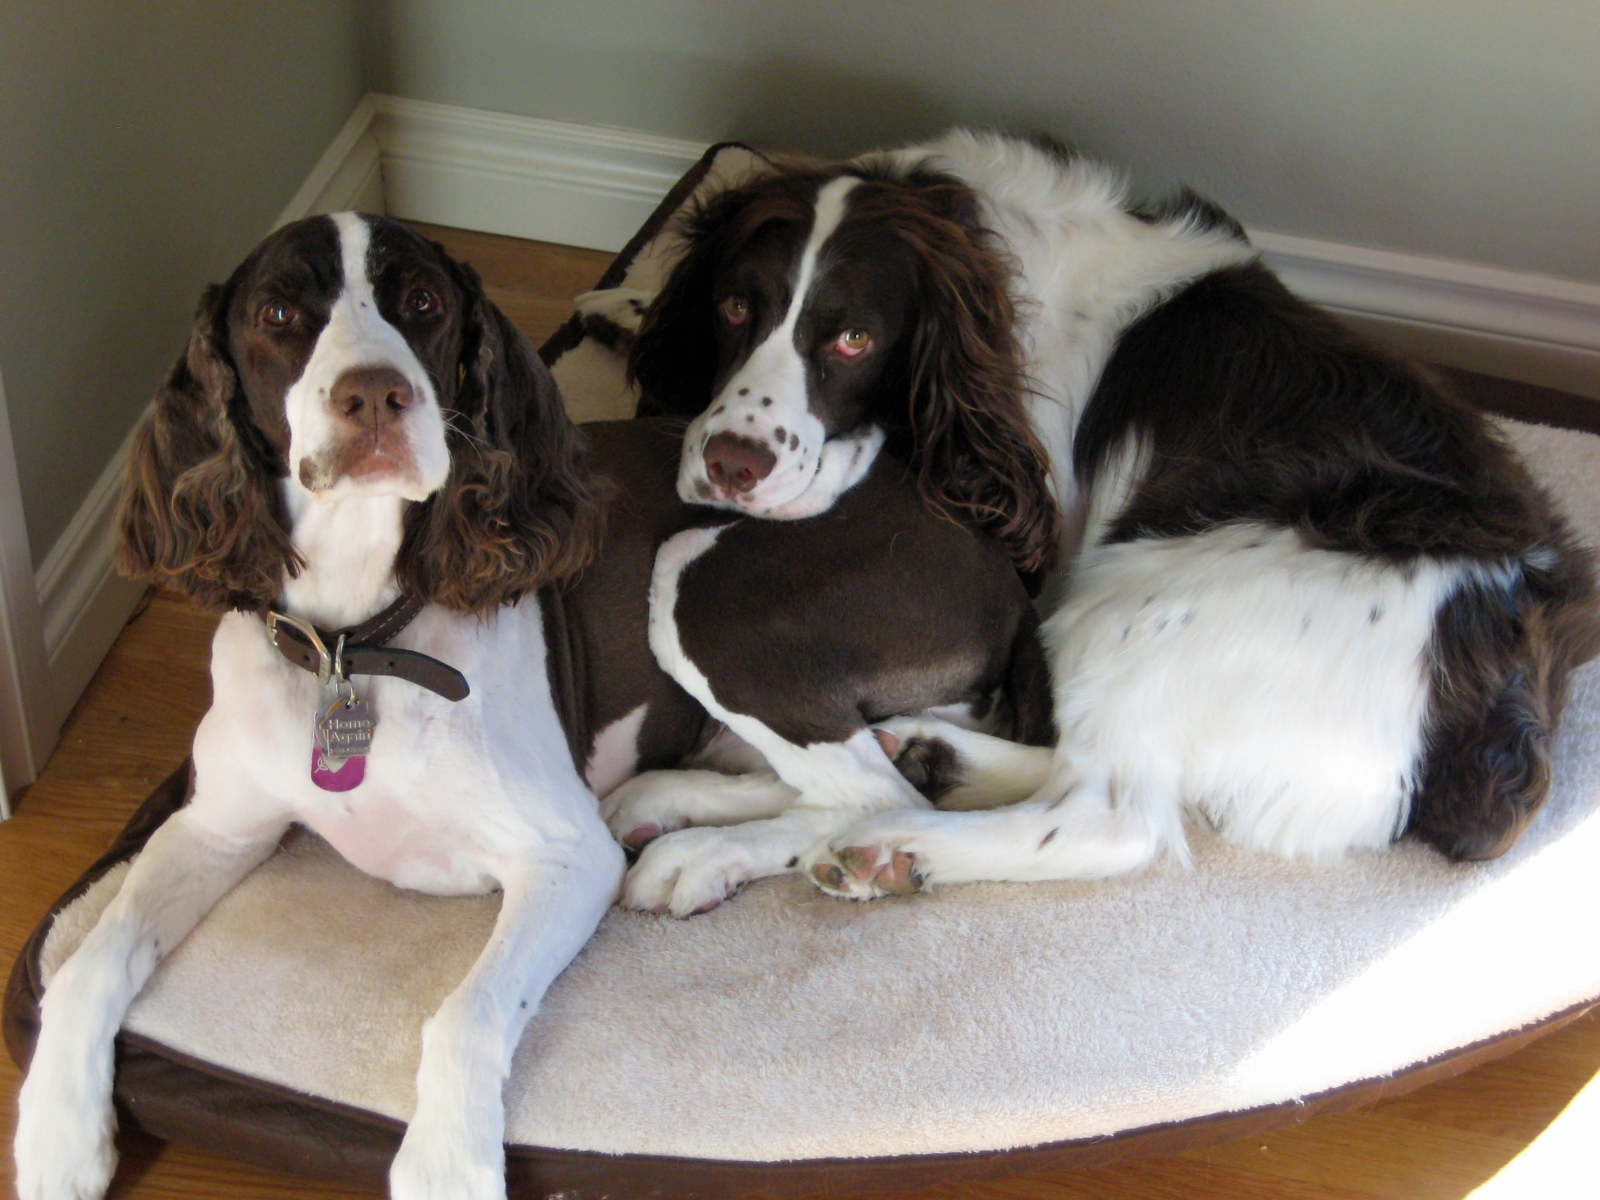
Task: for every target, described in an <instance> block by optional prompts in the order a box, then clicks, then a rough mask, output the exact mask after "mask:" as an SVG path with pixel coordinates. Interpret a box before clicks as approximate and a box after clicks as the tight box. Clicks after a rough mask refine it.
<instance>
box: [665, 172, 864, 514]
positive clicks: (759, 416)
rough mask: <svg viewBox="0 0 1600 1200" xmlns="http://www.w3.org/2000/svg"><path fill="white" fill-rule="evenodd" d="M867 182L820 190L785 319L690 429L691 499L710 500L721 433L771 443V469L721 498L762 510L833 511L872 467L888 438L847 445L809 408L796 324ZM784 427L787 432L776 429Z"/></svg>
mask: <svg viewBox="0 0 1600 1200" xmlns="http://www.w3.org/2000/svg"><path fill="white" fill-rule="evenodd" d="M860 182H861V180H860V179H859V178H857V177H856V176H854V175H841V176H839V177H838V178H837V179H831V180H829V181H828V182H827V183H825V184H823V186H822V187H821V188H820V189H819V190H818V192H817V199H816V205H815V211H814V214H813V217H812V222H811V229H810V231H809V232H808V234H807V235H806V241H805V245H804V246H803V247H802V249H801V251H800V258H799V262H798V265H797V267H796V269H795V277H794V290H793V292H792V293H791V295H790V298H789V307H788V309H787V310H786V311H785V312H784V316H783V320H782V321H781V322H779V323H778V325H777V327H776V328H774V329H773V330H772V332H771V333H769V334H768V335H767V337H766V338H765V339H764V340H763V341H762V342H761V344H760V345H759V346H757V347H756V348H755V350H754V351H752V352H751V355H750V357H749V358H748V359H746V360H745V362H744V364H743V365H742V366H741V367H740V368H739V369H738V370H737V371H735V372H734V374H733V376H732V378H730V379H729V380H728V382H727V384H726V385H724V387H723V388H722V390H721V391H720V392H718V393H717V395H716V398H715V399H714V400H713V401H712V402H711V404H710V405H709V406H708V407H707V409H706V411H705V412H703V413H701V414H700V416H698V417H696V418H695V419H694V421H692V422H691V423H690V425H689V428H688V430H687V432H686V433H685V435H684V446H685V453H684V455H683V460H682V463H681V465H680V469H679V475H678V493H679V495H681V496H682V497H683V498H684V499H685V500H687V501H690V502H694V503H705V498H704V497H703V496H702V495H701V492H700V489H701V488H702V487H703V486H706V485H708V484H709V483H710V480H709V478H708V477H707V475H706V469H705V460H704V459H703V458H702V457H701V455H700V448H701V447H703V446H704V445H705V443H706V442H707V441H708V440H709V439H710V438H712V437H714V436H716V435H717V434H719V433H731V434H736V435H737V436H739V437H745V438H751V439H754V440H756V441H761V442H764V443H766V444H767V445H768V446H769V447H771V449H772V451H773V453H774V454H775V455H776V456H777V462H776V463H775V464H774V465H773V468H772V473H771V474H769V475H768V476H767V477H766V478H765V479H763V480H761V481H760V482H759V483H757V484H756V486H755V487H754V488H752V489H751V490H750V491H749V492H746V493H744V494H743V495H740V496H737V497H735V498H734V499H731V500H727V501H724V502H721V504H720V506H721V507H725V508H731V509H735V510H737V511H740V512H748V513H752V514H754V515H756V516H772V517H782V518H786V519H792V518H795V517H800V516H812V515H815V514H816V513H821V512H826V511H827V510H828V509H829V508H831V507H832V506H833V503H834V501H835V500H837V499H838V498H839V496H840V495H841V494H842V493H844V492H846V491H848V490H849V489H850V488H851V487H853V486H854V485H855V484H856V483H858V482H860V480H861V479H862V478H863V477H864V476H865V475H866V473H867V471H868V470H869V469H870V468H871V466H872V463H873V460H874V459H875V458H876V457H877V452H878V450H879V448H880V447H881V445H882V439H881V437H879V438H877V439H871V440H869V439H867V438H865V437H863V436H861V435H848V436H847V437H845V438H842V439H836V440H840V441H844V442H847V443H848V444H846V445H842V446H835V445H834V444H833V443H831V442H830V441H829V440H828V435H827V430H826V429H824V428H823V425H822V422H821V421H820V420H818V419H817V418H816V417H815V416H814V415H813V414H812V412H811V410H810V405H809V403H808V399H807V379H806V360H805V358H804V356H803V355H801V353H800V351H799V349H798V348H797V347H796V346H795V343H794V334H795V328H796V326H797V325H798V324H799V321H800V316H801V314H802V313H803V312H804V311H805V306H806V301H807V300H808V299H809V298H810V294H811V288H812V285H813V284H814V283H815V282H816V274H817V261H818V258H819V257H820V255H821V253H822V248H823V246H824V245H826V244H827V241H828V239H829V238H830V237H832V236H833V235H834V233H835V232H836V231H837V230H838V228H839V225H840V223H841V222H843V220H844V217H845V212H846V210H847V207H848V200H849V195H850V192H851V191H852V190H853V189H854V188H855V187H856V186H857V185H858V184H859V183H860ZM764 402H769V403H764ZM780 429H781V430H782V431H783V436H782V437H781V438H780V437H779V436H778V433H777V431H778V430H780ZM863 432H865V431H863Z"/></svg>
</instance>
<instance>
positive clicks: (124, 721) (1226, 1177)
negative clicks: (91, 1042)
mask: <svg viewBox="0 0 1600 1200" xmlns="http://www.w3.org/2000/svg"><path fill="white" fill-rule="evenodd" d="M423 228H424V229H426V231H427V232H428V233H429V234H430V235H431V236H434V237H437V238H439V239H440V240H441V241H443V242H444V243H445V245H446V246H447V247H448V248H449V249H450V251H451V253H452V254H454V255H455V256H456V257H458V258H464V259H467V260H468V261H471V262H472V263H473V265H474V266H476V267H477V269H478V271H479V273H480V274H481V275H482V276H483V279H484V282H485V284H486V285H487V286H488V288H489V291H490V295H491V296H492V297H493V298H494V299H495V301H496V302H497V303H499V304H500V305H501V306H502V307H503V308H504V309H505V310H506V312H507V313H508V314H509V315H510V316H511V317H512V318H513V320H515V321H516V322H517V323H518V324H519V325H520V326H521V327H522V328H523V329H524V330H525V331H526V332H527V333H528V334H529V335H530V336H531V337H533V338H534V340H535V341H536V342H537V341H542V340H543V339H544V337H545V336H546V335H548V334H549V333H550V332H551V331H552V330H554V329H555V327H556V326H557V325H559V324H560V323H561V321H562V320H563V319H564V318H565V316H566V313H567V303H566V301H567V298H569V297H570V296H572V295H573V294H575V293H577V292H580V291H583V290H585V289H586V288H588V287H590V286H592V285H593V283H594V281H595V279H597V278H598V276H599V274H600V272H601V270H602V269H603V268H604V266H605V264H606V261H607V257H608V256H606V255H603V254H595V253H593V252H590V251H583V250H573V249H570V248H567V247H561V246H545V245H540V244H537V243H531V242H519V241H515V240H513V239H509V238H497V237H491V236H487V235H483V234H472V233H462V232H459V231H455V230H442V229H435V228H431V227H423ZM214 623H215V622H214V620H213V619H212V618H210V617H208V616H206V615H205V614H203V613H200V612H197V611H195V610H194V609H193V608H191V607H190V606H189V605H187V604H186V603H184V602H183V601H181V600H177V599H173V598H171V597H168V596H164V595H155V596H153V597H152V598H151V599H150V601H149V603H148V604H147V606H146V607H145V608H144V610H143V611H142V612H140V613H139V614H138V615H137V616H136V617H135V618H134V619H133V621H132V622H130V623H129V625H128V628H127V629H126V630H125V631H124V633H123V635H122V637H121V638H119V639H118V641H117V644H116V646H115V647H114V648H113V649H112V651H111V654H110V656H109V657H108V658H107V659H106V661H105V664H104V665H103V666H102V667H101V669H100V671H99V673H98V674H97V675H96V676H95V679H94V682H93V683H92V684H90V686H89V690H88V691H87V692H86V693H85V694H84V697H83V699H82V701H80V703H79V704H78V707H77V709H76V711H75V712H74V713H73V715H72V718H71V719H70V720H69V722H68V723H67V726H66V730H65V733H64V735H63V737H62V740H61V744H60V747H59V748H58V749H57V750H56V752H55V754H54V756H53V757H52V758H51V760H50V762H49V765H48V766H47V767H46V769H45V772H44V774H43V776H42V777H41V778H40V779H39V781H38V782H37V783H35V784H34V785H33V787H32V788H31V789H29V791H28V793H27V794H26V795H25V796H24V797H23V799H22V802H21V804H20V806H19V808H18V811H17V815H16V817H15V818H14V819H13V820H11V821H9V822H6V823H4V824H0V968H3V967H5V966H8V965H9V963H10V962H11V960H12V959H13V958H14V957H15V955H16V952H17V949H18V948H19V947H20V946H21V944H22V941H23V939H24V938H25V937H26V936H27V934H28V931H29V930H30V929H31V928H32V926H33V925H34V924H35V923H36V922H37V921H38V920H39V918H40V917H41V916H42V915H43V914H44V912H45V910H46V909H47V908H48V907H49V906H50V904H51V903H52V902H53V901H54V899H55V898H56V896H57V895H58V894H59V893H60V892H61V891H63V890H64V889H65V888H66V887H67V885H68V884H69V883H71V882H72V880H73V879H74V878H75V877H76V876H77V875H78V873H79V872H80V871H82V870H83V868H84V867H85V866H87V865H88V864H89V862H90V861H91V860H93V859H94V858H95V857H97V856H98V855H99V854H100V852H101V851H102V850H103V849H104V848H105V847H106V845H107V844H108V843H109V842H110V841H111V839H112V837H113V836H114V834H115V833H116V831H117V830H118V828H120V827H121V825H122V823H123V822H124V821H125V820H126V819H127V818H128V816H129V815H130V814H131V813H132V811H133V809H134V808H135V807H136V806H137V805H138V803H139V802H140V801H141V800H143V799H144V797H145V796H146V795H147V794H148V793H149V791H150V790H151V789H152V788H153V787H154V786H155V785H156V783H158V782H159V781H160V780H161V779H162V778H164V777H165V776H166V775H167V774H168V773H169V772H170V771H171V770H172V769H173V768H174V767H175V766H177V764H178V763H179V761H180V760H181V759H182V758H183V757H184V755H185V754H186V753H187V752H188V747H189V741H190V738H191V737H192V735H193V732H194V727H195V724H196V723H197V722H198V721H199V719H200V715H201V714H202V713H203V712H204V711H205V708H206V705H207V704H208V703H209V700H210V683H209V679H208V676H207V673H206V661H207V657H208V651H209V639H210V635H211V630H212V628H213V626H214ZM1597 1073H1600V1019H1597V1017H1596V1016H1593V1015H1591V1016H1590V1017H1588V1018H1585V1019H1583V1020H1581V1021H1578V1022H1576V1023H1574V1024H1573V1025H1570V1026H1568V1027H1567V1028H1566V1029H1565V1030H1562V1031H1561V1032H1559V1033H1555V1034H1552V1035H1551V1036H1549V1037H1547V1038H1545V1039H1543V1040H1542V1041H1540V1042H1537V1043H1535V1044H1534V1045H1533V1046H1531V1047H1530V1048H1528V1049H1526V1050H1523V1051H1521V1052H1520V1053H1518V1054H1516V1055H1513V1056H1511V1057H1508V1058H1504V1059H1501V1060H1500V1061H1498V1062H1494V1063H1490V1064H1489V1065H1487V1066H1484V1067H1480V1068H1478V1069H1477V1070H1476V1071H1473V1072H1470V1073H1468V1074H1466V1075H1463V1076H1460V1077H1458V1078H1456V1079H1453V1080H1449V1081H1447V1082H1444V1083H1439V1084H1435V1085H1434V1086H1432V1087H1429V1088H1425V1089H1423V1090H1421V1091H1418V1092H1414V1093H1412V1094H1411V1095H1409V1096H1405V1097H1401V1098H1400V1099H1397V1100H1391V1101H1388V1102H1385V1103H1382V1104H1378V1105H1374V1106H1373V1107H1371V1108H1368V1109H1364V1110H1358V1111H1355V1112H1350V1113H1343V1114H1339V1115H1335V1116H1328V1117H1319V1118H1316V1119H1313V1120H1310V1121H1307V1122H1306V1123H1305V1124H1303V1125H1301V1126H1298V1127H1296V1128H1293V1129H1291V1130H1288V1131H1286V1132H1283V1133H1280V1134H1277V1135H1275V1136H1272V1137H1269V1138H1267V1139H1266V1140H1265V1141H1263V1140H1261V1139H1251V1140H1249V1141H1246V1142H1236V1143H1233V1144H1230V1145H1222V1146H1214V1147H1210V1148H1207V1149H1202V1150H1197V1151H1193V1152H1191V1153H1189V1154H1186V1155H1183V1156H1182V1157H1179V1158H1172V1159H1166V1160H1164V1161H1159V1162H1133V1163H1126V1164H1122V1165H1117V1166H1109V1167H1102V1168H1096V1169H1093V1170H1087V1171H1079V1172H1073V1173H1065V1174H1057V1175H1051V1176H1030V1177H1016V1178H1012V1179H1009V1180H1005V1181H1001V1182H996V1183H992V1184H978V1185H965V1186H962V1187H954V1186H951V1187H946V1188H937V1189H932V1190H929V1191H925V1192H921V1193H916V1194H915V1195H916V1196H917V1197H920V1198H922V1200H936V1198H937V1200H957V1197H963V1198H979V1197H981V1198H983V1200H1072V1198H1082V1200H1168V1198H1176V1197H1183V1198H1186V1200H1189V1198H1192V1200H1368V1198H1376V1200H1456V1198H1458V1197H1461V1196H1464V1195H1466V1194H1467V1193H1468V1192H1470V1191H1471V1190H1472V1189H1473V1188H1475V1187H1476V1186H1477V1185H1478V1184H1480V1183H1482V1182H1483V1181H1484V1180H1485V1179H1487V1178H1489V1177H1490V1176H1491V1175H1493V1174H1494V1172H1495V1171H1496V1170H1498V1169H1499V1168H1500V1166H1501V1165H1503V1164H1504V1163H1505V1162H1506V1161H1507V1160H1509V1159H1510V1158H1511V1157H1512V1156H1513V1155H1514V1154H1516V1153H1517V1152H1518V1151H1519V1150H1520V1149H1521V1148H1522V1147H1523V1146H1524V1145H1526V1144H1527V1143H1528V1142H1529V1141H1530V1140H1531V1139H1532V1138H1533V1137H1534V1136H1535V1135H1537V1134H1538V1133H1539V1132H1540V1130H1542V1129H1543V1128H1544V1127H1545V1126H1546V1125H1547V1124H1549V1122H1550V1121H1551V1119H1552V1118H1553V1117H1554V1116H1555V1115H1556V1114H1557V1113H1558V1112H1559V1111H1560V1110H1561V1109H1562V1108H1563V1107H1564V1106H1565V1105H1566V1103H1567V1101H1568V1100H1570V1099H1571V1097H1572V1096H1573V1095H1574V1093H1576V1092H1577V1091H1578V1089H1579V1088H1580V1087H1582V1086H1583V1084H1584V1083H1585V1082H1587V1081H1588V1080H1589V1079H1590V1078H1592V1077H1594V1076H1595V1075H1596V1074H1597ZM17 1082H18V1072H17V1069H16V1068H15V1066H13V1065H12V1063H11V1061H10V1060H9V1059H8V1058H6V1057H5V1056H3V1055H0V1139H3V1142H4V1145H5V1146H6V1147H7V1152H6V1153H0V1158H4V1159H7V1160H8V1159H9V1153H8V1152H9V1147H10V1144H11V1134H12V1128H13V1126H14V1122H15V1118H16V1090H17ZM121 1146H122V1156H123V1158H122V1166H121V1168H120V1170H119V1171H118V1174H117V1179H116V1182H115V1183H114V1184H113V1186H112V1190H111V1195H112V1196H113V1197H148V1198H151V1200H157V1198H159V1200H212V1198H213V1197H217V1196H228V1197H236V1198H239V1200H255V1198H265V1197H291V1196H292V1197H297V1198H310V1200H319V1198H332V1197H351V1196H364V1195H369V1193H365V1192H359V1191H355V1190H352V1189H349V1188H342V1187H337V1186H332V1185H326V1184H317V1183H311V1182H307V1181H305V1180H300V1179H295V1178H292V1177H289V1176H283V1175H273V1174H270V1173H267V1172H263V1171H259V1170H255V1169H253V1168H249V1167H243V1166H240V1165H238V1164H236V1163H232V1162H227V1161H224V1160H221V1159H218V1158H215V1157H212V1156H209V1155H206V1154H203V1153H200V1152H199V1151H196V1150H191V1149H188V1148H185V1147H181V1146H169V1145H163V1144H161V1143H158V1142H155V1141H154V1140H152V1139H149V1138H145V1137H142V1136H131V1135H126V1134H125V1135H123V1136H122V1138H121ZM0 1178H4V1179H5V1188H6V1191H7V1193H8V1194H9V1193H10V1188H11V1177H10V1168H9V1161H8V1162H7V1166H6V1167H5V1168H4V1169H3V1170H0Z"/></svg>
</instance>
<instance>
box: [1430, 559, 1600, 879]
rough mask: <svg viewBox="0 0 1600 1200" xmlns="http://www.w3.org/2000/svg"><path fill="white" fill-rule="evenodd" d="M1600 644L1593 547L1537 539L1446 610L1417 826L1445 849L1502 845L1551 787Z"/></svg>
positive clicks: (1472, 856)
mask: <svg viewBox="0 0 1600 1200" xmlns="http://www.w3.org/2000/svg"><path fill="white" fill-rule="evenodd" d="M1597 650H1600V600H1597V595H1596V589H1595V582H1594V574H1593V566H1592V563H1591V560H1590V557H1589V555H1587V554H1586V553H1585V552H1583V551H1580V550H1577V549H1575V548H1574V547H1572V546H1570V545H1563V546H1559V547H1550V546H1539V547H1536V548H1534V549H1533V550H1531V551H1529V552H1528V553H1526V554H1525V555H1523V556H1522V558H1521V561H1520V562H1518V563H1516V564H1514V565H1513V569H1512V570H1511V571H1509V572H1505V573H1502V574H1499V577H1497V578H1491V577H1490V575H1489V573H1485V575H1484V576H1483V577H1480V578H1478V579H1475V580H1472V581H1470V582H1468V583H1466V584H1464V585H1463V586H1462V587H1461V588H1460V589H1459V590H1458V591H1457V592H1456V593H1455V594H1454V595H1453V596H1452V597H1450V599H1449V600H1447V601H1446V602H1445V603H1444V604H1443V605H1442V606H1441V607H1440V610H1439V613H1438V615H1437V617H1436V619H1435V623H1434V632H1433V640H1432V643H1431V645H1430V647H1429V654H1430V669H1431V680H1430V682H1431V696H1430V703H1429V717H1428V722H1427V731H1426V738H1427V742H1426V751H1425V757H1424V760H1423V767H1422V772H1421V779H1420V786H1419V787H1418V788H1417V791H1416V795H1415V798H1414V800H1413V802H1412V807H1411V817H1410V824H1409V828H1410V830H1411V832H1413V833H1415V834H1416V835H1417V836H1418V837H1420V838H1422V839H1423V840H1424V841H1426V842H1428V843H1429V844H1430V845H1432V846H1434V847H1436V848H1437V849H1438V850H1439V851H1440V852H1442V853H1443V854H1445V855H1446V856H1447V857H1449V858H1451V859H1454V860H1457V861H1462V860H1476V859H1485V858H1494V857H1496V856H1497V855H1500V854H1504V853H1505V852H1506V851H1507V850H1509V849H1510V848H1511V847H1512V846H1514V845H1515V844H1516V842H1517V839H1518V838H1519V837H1521V836H1522V831H1523V830H1524V829H1525V828H1526V827H1527V825H1528V822H1529V821H1531V820H1532V819H1533V817H1534V815H1535V814H1536V813H1538V811H1539V809H1540V808H1541V807H1542V806H1543V805H1544V801H1545V797H1546V796H1547V795H1548V794H1549V791H1550V738H1551V736H1552V735H1553V733H1554V732H1555V727H1556V721H1557V720H1558V719H1559V717H1560V715H1561V708H1562V706H1563V704H1564V703H1565V701H1566V695H1567V679H1568V676H1569V675H1570V674H1571V672H1572V670H1573V668H1574V667H1576V666H1578V665H1579V664H1580V663H1582V662H1584V661H1585V660H1586V659H1588V658H1591V657H1593V656H1594V654H1595V653H1596V651H1597Z"/></svg>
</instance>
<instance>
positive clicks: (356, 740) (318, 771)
mask: <svg viewBox="0 0 1600 1200" xmlns="http://www.w3.org/2000/svg"><path fill="white" fill-rule="evenodd" d="M377 724H378V723H377V722H376V721H374V720H373V719H372V711H371V710H370V709H369V708H368V707H367V702H366V701H365V700H357V699H356V694H355V689H353V688H352V687H351V686H350V685H349V683H347V682H344V681H342V680H341V681H340V686H339V688H338V692H337V694H336V695H335V696H334V698H333V700H332V701H331V702H330V703H329V704H328V706H327V707H326V708H324V709H321V710H320V711H319V712H318V713H317V721H316V731H315V732H316V745H314V746H312V747H311V782H312V783H314V784H316V785H317V786H318V787H319V788H321V789H322V790H323V791H325V792H348V791H349V790H350V789H351V788H353V787H355V786H356V785H357V784H359V783H360V782H361V781H362V780H363V779H365V778H366V777H367V752H368V751H369V750H371V749H372V731H373V730H374V729H375V728H377Z"/></svg>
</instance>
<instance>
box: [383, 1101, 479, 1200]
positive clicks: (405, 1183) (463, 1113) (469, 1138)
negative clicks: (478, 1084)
mask: <svg viewBox="0 0 1600 1200" xmlns="http://www.w3.org/2000/svg"><path fill="white" fill-rule="evenodd" d="M491 1082H492V1084H493V1086H498V1081H491ZM486 1107H488V1108H498V1106H494V1105H490V1106H485V1105H481V1104H463V1105H448V1104H430V1103H429V1102H428V1101H427V1100H426V1099H425V1098H421V1097H419V1099H418V1102H417V1111H416V1113H415V1114H414V1115H413V1116H412V1118H411V1124H409V1125H408V1126H406V1136H405V1137H404V1138H403V1139H402V1140H401V1142H400V1152H399V1153H398V1154H396V1155H395V1156H394V1162H393V1163H391V1164H390V1166H389V1195H390V1196H391V1197H392V1198H393V1200H505V1195H506V1160H505V1147H504V1146H503V1145H502V1144H501V1141H500V1139H501V1136H502V1134H503V1130H504V1117H503V1113H502V1114H501V1115H500V1116H498V1118H497V1116H496V1114H495V1113H491V1112H485V1111H480V1110H482V1109H484V1108H486Z"/></svg>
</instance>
